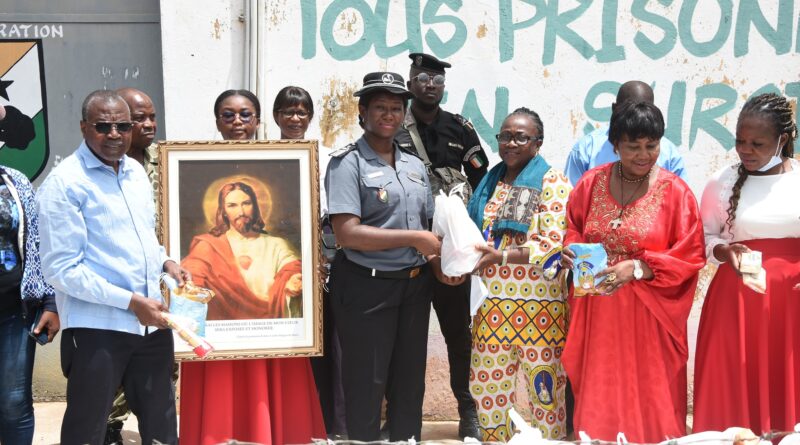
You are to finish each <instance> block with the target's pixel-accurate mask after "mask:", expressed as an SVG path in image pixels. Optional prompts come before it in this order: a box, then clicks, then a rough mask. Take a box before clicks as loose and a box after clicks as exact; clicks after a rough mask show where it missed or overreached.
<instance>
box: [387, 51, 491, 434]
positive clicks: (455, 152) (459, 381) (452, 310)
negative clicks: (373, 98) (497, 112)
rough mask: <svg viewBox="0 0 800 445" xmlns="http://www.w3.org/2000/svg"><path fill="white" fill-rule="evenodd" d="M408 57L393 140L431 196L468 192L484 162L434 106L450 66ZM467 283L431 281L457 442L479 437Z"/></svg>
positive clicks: (465, 134) (465, 132)
mask: <svg viewBox="0 0 800 445" xmlns="http://www.w3.org/2000/svg"><path fill="white" fill-rule="evenodd" d="M409 57H410V58H411V61H412V63H411V70H410V73H409V81H408V82H407V84H406V85H407V86H408V89H409V90H410V91H411V92H412V93H414V98H413V99H412V100H411V106H410V107H409V109H408V111H407V112H406V117H405V120H404V122H403V127H402V128H401V130H400V131H399V132H398V134H397V136H395V140H396V141H397V142H398V144H400V146H401V147H402V148H405V149H409V150H410V151H412V152H416V153H417V154H418V155H419V157H420V158H421V159H422V160H423V162H424V163H425V166H426V168H427V172H428V178H429V180H430V183H431V190H432V192H433V196H434V197H435V196H437V195H438V194H439V190H444V191H445V193H448V192H450V190H451V189H453V188H454V187H456V186H459V184H467V186H469V188H468V190H467V194H468V193H469V191H471V189H472V188H474V187H476V186H477V185H478V183H479V182H480V180H481V178H483V175H485V174H486V170H487V167H488V164H489V160H488V158H487V157H486V153H485V152H484V151H483V147H481V143H480V140H479V139H478V134H477V133H476V132H475V129H474V128H473V127H472V124H471V123H470V122H469V121H468V120H467V119H465V118H464V117H462V116H460V115H458V114H452V113H448V112H447V111H445V110H442V109H441V108H440V107H439V103H440V102H441V101H442V96H443V95H444V84H445V72H444V70H445V68H450V66H451V65H450V64H449V63H447V62H444V61H441V60H439V59H437V58H436V57H433V56H431V55H428V54H422V53H413V54H410V55H409ZM462 172H463V173H462ZM465 174H466V175H465ZM461 187H463V186H461ZM467 198H468V196H467ZM469 285H470V281H469V280H467V281H466V282H464V283H463V284H461V285H459V286H447V285H444V284H442V283H440V282H438V281H435V284H434V292H433V308H434V309H435V310H436V316H437V318H438V319H439V325H440V326H441V328H442V334H443V335H444V339H445V342H446V343H447V359H448V362H449V363H450V388H451V389H452V390H453V395H454V396H455V398H456V400H457V401H458V414H459V417H460V421H459V424H458V435H459V436H460V437H461V438H464V437H465V436H470V437H476V438H477V437H481V436H480V431H479V430H478V414H477V411H476V409H475V402H474V401H473V399H472V395H471V394H470V392H469V365H470V341H471V338H472V336H471V332H470V329H469V322H470V320H469Z"/></svg>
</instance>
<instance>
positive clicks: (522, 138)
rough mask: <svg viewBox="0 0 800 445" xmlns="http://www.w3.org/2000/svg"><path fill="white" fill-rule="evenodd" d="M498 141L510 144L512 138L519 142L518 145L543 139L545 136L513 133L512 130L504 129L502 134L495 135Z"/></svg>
mask: <svg viewBox="0 0 800 445" xmlns="http://www.w3.org/2000/svg"><path fill="white" fill-rule="evenodd" d="M494 137H495V139H497V142H499V143H501V144H508V143H509V142H511V141H512V140H513V141H514V142H516V143H517V145H525V144H527V143H528V142H531V141H543V140H544V138H542V137H538V136H528V135H527V134H523V133H517V134H512V133H511V132H510V131H504V132H502V133H500V134H496V135H494Z"/></svg>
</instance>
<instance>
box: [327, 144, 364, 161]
mask: <svg viewBox="0 0 800 445" xmlns="http://www.w3.org/2000/svg"><path fill="white" fill-rule="evenodd" d="M356 147H358V145H357V144H356V143H355V142H351V143H349V144H347V145H345V146H344V147H342V148H340V149H337V150H334V151H332V152H331V154H330V155H329V156H330V157H332V158H341V157H344V155H346V154H347V153H350V152H351V151H353V150H355V149H356Z"/></svg>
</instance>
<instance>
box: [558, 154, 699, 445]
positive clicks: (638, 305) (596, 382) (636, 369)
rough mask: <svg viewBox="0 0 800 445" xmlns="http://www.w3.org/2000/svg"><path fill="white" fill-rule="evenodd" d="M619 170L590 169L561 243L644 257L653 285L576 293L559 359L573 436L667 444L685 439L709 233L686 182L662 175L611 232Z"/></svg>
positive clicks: (571, 205) (615, 256)
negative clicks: (693, 317)
mask: <svg viewBox="0 0 800 445" xmlns="http://www.w3.org/2000/svg"><path fill="white" fill-rule="evenodd" d="M614 166H615V164H614V163H612V164H606V165H603V166H600V167H597V168H595V169H592V170H590V171H589V172H587V173H586V174H585V175H584V176H583V178H582V179H581V180H580V181H579V182H578V184H577V186H576V187H575V189H574V190H573V191H572V194H571V195H570V198H569V202H568V203H567V218H568V220H567V235H566V239H565V242H564V244H565V245H569V244H571V243H602V244H603V245H604V247H605V249H606V251H607V252H608V254H609V265H612V264H615V263H618V262H620V261H622V260H625V259H630V258H637V259H640V260H641V261H643V262H644V263H646V264H647V265H648V266H649V267H650V268H651V269H652V270H653V272H654V274H655V277H654V278H653V279H652V280H648V281H631V282H630V283H627V284H625V285H624V286H623V287H621V288H620V289H618V290H617V291H616V292H615V293H614V294H612V295H609V296H602V295H589V296H584V297H577V298H575V297H574V295H573V294H572V293H571V294H570V299H569V302H570V314H571V321H570V326H569V332H568V334H567V344H566V346H565V349H564V353H563V355H562V357H561V360H562V362H563V363H564V366H565V368H566V370H567V375H568V377H569V379H570V381H571V382H572V387H573V389H574V392H575V400H576V405H575V420H574V424H575V431H586V433H588V434H589V436H591V437H592V438H594V439H603V440H615V439H616V435H617V433H618V432H624V433H625V435H626V437H627V439H628V440H629V441H631V442H660V441H662V440H664V439H665V438H667V437H681V436H684V435H685V434H686V362H687V360H688V357H689V348H688V343H687V332H686V322H687V319H688V317H689V311H690V309H691V306H692V299H693V296H694V293H695V288H696V285H697V278H698V271H699V270H700V269H701V268H702V267H703V265H704V264H705V253H704V240H703V226H702V222H701V220H700V214H699V210H698V207H697V202H696V200H695V198H694V195H693V194H692V191H691V190H690V189H689V187H688V186H687V185H686V183H684V182H683V181H682V180H681V179H679V178H678V177H677V176H675V175H673V174H672V173H669V172H667V171H666V170H663V169H660V168H658V169H657V174H658V177H657V179H656V182H655V184H653V185H652V186H651V187H650V188H649V190H648V192H647V194H646V195H645V196H643V197H642V198H640V199H637V200H636V201H634V202H633V203H630V204H628V206H626V208H625V213H624V216H623V218H622V220H623V225H622V226H621V227H619V228H618V229H616V230H612V229H611V226H610V223H611V221H612V220H613V219H615V218H617V216H618V215H619V212H620V205H619V204H618V203H617V202H616V200H614V198H613V197H612V196H611V193H610V190H609V188H608V185H609V179H610V174H611V172H612V171H615V170H612V168H613V167H614Z"/></svg>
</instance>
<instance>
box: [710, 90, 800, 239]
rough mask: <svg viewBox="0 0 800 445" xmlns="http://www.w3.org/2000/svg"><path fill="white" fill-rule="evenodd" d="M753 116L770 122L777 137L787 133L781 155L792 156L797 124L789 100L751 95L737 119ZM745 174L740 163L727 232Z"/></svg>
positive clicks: (732, 195) (730, 203) (734, 214)
mask: <svg viewBox="0 0 800 445" xmlns="http://www.w3.org/2000/svg"><path fill="white" fill-rule="evenodd" d="M753 116H757V117H760V118H763V119H765V120H766V121H767V122H769V123H770V124H772V129H773V131H774V132H775V134H777V135H778V138H780V137H781V135H783V134H784V133H786V134H787V135H788V138H787V139H786V143H784V144H783V149H782V150H781V156H783V157H786V158H790V157H792V155H793V154H794V141H795V139H796V138H797V125H796V124H795V122H794V111H793V110H792V106H791V105H790V104H789V101H788V100H786V98H785V97H783V96H779V95H777V94H774V93H768V94H761V95H759V96H755V97H751V98H750V99H749V100H748V101H747V102H746V103H745V104H744V107H742V111H741V112H740V113H739V119H738V120H739V122H741V121H742V119H745V118H748V117H753ZM747 176H748V173H747V169H745V168H744V165H743V164H741V163H740V164H739V169H738V176H737V178H736V182H735V183H734V184H733V193H731V197H730V199H729V200H728V204H729V206H728V219H727V220H726V221H725V223H726V224H727V225H728V232H729V233H730V232H731V230H732V227H733V221H734V220H735V219H736V208H737V207H739V198H740V197H741V194H742V186H744V181H745V180H747Z"/></svg>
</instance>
